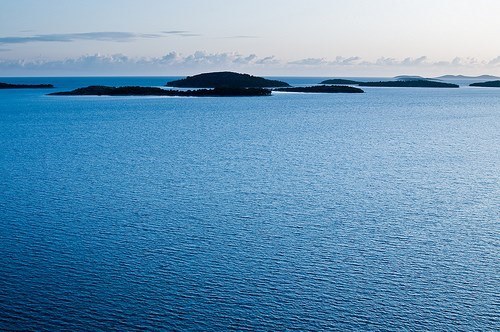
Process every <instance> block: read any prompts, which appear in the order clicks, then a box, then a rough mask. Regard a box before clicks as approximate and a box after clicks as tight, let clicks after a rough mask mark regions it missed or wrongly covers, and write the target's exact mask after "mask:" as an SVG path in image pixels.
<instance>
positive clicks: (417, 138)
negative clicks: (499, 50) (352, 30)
mask: <svg viewBox="0 0 500 332" xmlns="http://www.w3.org/2000/svg"><path fill="white" fill-rule="evenodd" d="M309 80H310V79H309ZM3 81H7V79H4V80H3ZM10 81H16V79H10ZM17 81H24V82H26V81H29V82H28V83H31V82H35V83H38V82H42V81H43V82H44V83H54V84H56V85H57V90H66V89H70V88H75V87H78V86H85V85H89V84H116V85H162V84H164V83H165V81H166V79H165V78H99V79H97V78H93V79H92V78H85V79H75V78H65V79H24V80H21V79H17ZM297 82H298V83H297ZM304 82H306V83H309V82H310V81H304ZM294 83H295V84H300V79H299V78H295V79H294ZM365 90H366V93H365V94H352V95H349V94H343V95H342V94H337V95H335V94H333V95H321V94H298V93H294V94H287V93H275V94H273V96H271V97H251V98H248V97H242V98H147V97H146V98H144V97H142V98H140V97H49V96H45V93H47V92H49V91H46V90H9V91H7V90H3V91H0V329H1V330H9V329H19V330H50V331H53V330H59V329H66V330H78V329H87V330H101V329H106V330H109V329H117V330H135V329H137V330H144V329H148V330H159V329H166V330H172V329H178V330H214V331H220V330H225V329H236V330H242V329H249V330H285V329H297V330H343V331H345V330H466V331H471V330H499V329H500V313H499V310H500V309H499V308H500V277H499V276H500V262H499V257H500V255H499V254H500V251H499V248H500V240H499V234H500V233H499V232H500V227H499V223H500V89H498V90H495V89H488V88H484V89H481V88H476V89H474V88H467V87H462V88H460V89H450V90H448V89H404V88H403V89H401V88H386V89H384V88H366V89H365Z"/></svg>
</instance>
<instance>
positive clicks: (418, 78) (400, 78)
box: [394, 75, 439, 81]
mask: <svg viewBox="0 0 500 332" xmlns="http://www.w3.org/2000/svg"><path fill="white" fill-rule="evenodd" d="M394 79H396V80H398V81H421V80H427V81H436V80H437V81H439V79H437V78H429V77H422V76H418V75H399V76H396V77H394Z"/></svg>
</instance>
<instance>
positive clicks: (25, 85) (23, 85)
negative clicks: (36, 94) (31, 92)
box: [0, 82, 54, 89]
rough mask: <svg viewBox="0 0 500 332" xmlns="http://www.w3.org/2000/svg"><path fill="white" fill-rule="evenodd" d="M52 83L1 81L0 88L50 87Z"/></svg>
mask: <svg viewBox="0 0 500 332" xmlns="http://www.w3.org/2000/svg"><path fill="white" fill-rule="evenodd" d="M53 87H54V86H53V85H52V84H9V83H1V82H0V89H52V88H53Z"/></svg>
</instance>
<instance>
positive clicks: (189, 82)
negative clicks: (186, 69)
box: [167, 71, 290, 88]
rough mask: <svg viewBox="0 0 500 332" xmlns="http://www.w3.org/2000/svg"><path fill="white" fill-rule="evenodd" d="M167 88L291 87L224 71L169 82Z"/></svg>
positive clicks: (280, 82) (283, 83) (282, 83)
mask: <svg viewBox="0 0 500 332" xmlns="http://www.w3.org/2000/svg"><path fill="white" fill-rule="evenodd" d="M167 86H170V87H176V88H219V87H231V88H281V87H289V86H290V85H289V84H288V83H286V82H282V81H276V80H268V79H265V78H263V77H257V76H252V75H248V74H239V73H234V72H230V71H222V72H213V73H203V74H199V75H194V76H188V77H186V78H184V79H181V80H176V81H171V82H168V83H167Z"/></svg>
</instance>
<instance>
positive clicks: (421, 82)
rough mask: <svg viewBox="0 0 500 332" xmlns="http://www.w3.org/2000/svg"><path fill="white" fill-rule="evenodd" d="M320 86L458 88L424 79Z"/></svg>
mask: <svg viewBox="0 0 500 332" xmlns="http://www.w3.org/2000/svg"><path fill="white" fill-rule="evenodd" d="M320 84H346V85H358V86H373V87H387V88H458V87H459V86H458V85H457V84H452V83H444V82H437V81H434V80H426V79H418V78H411V79H398V80H396V81H379V82H361V81H353V80H344V79H330V80H325V81H322V82H321V83H320Z"/></svg>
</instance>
